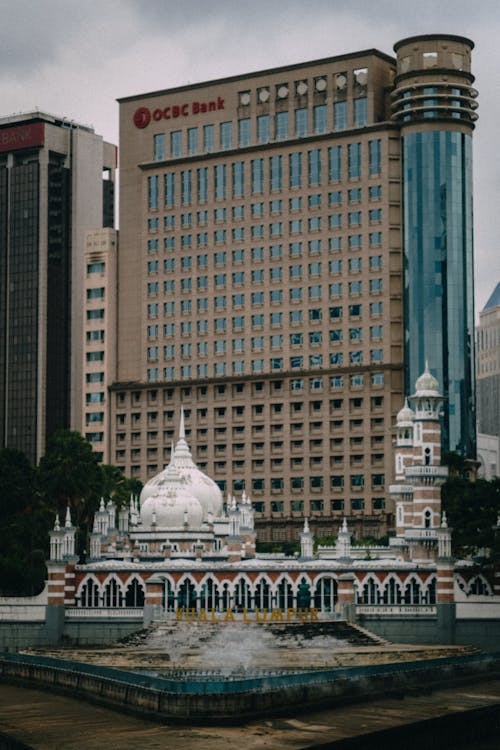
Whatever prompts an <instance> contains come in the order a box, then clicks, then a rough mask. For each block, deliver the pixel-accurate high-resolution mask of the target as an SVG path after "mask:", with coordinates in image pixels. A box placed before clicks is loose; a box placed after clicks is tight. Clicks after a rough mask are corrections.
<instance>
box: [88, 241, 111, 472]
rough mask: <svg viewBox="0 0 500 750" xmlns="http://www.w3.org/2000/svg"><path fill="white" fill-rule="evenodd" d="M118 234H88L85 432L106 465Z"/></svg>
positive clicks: (107, 456)
mask: <svg viewBox="0 0 500 750" xmlns="http://www.w3.org/2000/svg"><path fill="white" fill-rule="evenodd" d="M117 251H118V232H117V231H116V230H115V229H109V228H103V229H95V230H93V231H89V232H87V234H86V249H85V267H84V284H83V313H84V323H83V325H84V333H83V352H82V354H83V359H82V361H83V383H82V413H83V419H82V425H83V426H82V432H83V433H84V435H85V438H86V439H87V440H88V441H89V443H90V444H91V445H92V448H93V450H94V451H95V453H96V454H97V456H98V457H99V460H100V461H101V462H103V463H106V464H107V463H111V460H110V456H109V435H110V423H109V419H110V408H109V395H108V391H107V384H108V383H112V382H114V380H115V379H116V263H117Z"/></svg>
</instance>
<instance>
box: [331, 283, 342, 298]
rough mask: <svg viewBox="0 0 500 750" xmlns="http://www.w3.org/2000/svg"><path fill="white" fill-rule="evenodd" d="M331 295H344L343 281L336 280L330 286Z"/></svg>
mask: <svg viewBox="0 0 500 750" xmlns="http://www.w3.org/2000/svg"><path fill="white" fill-rule="evenodd" d="M329 293H330V297H341V296H342V282H341V281H335V282H334V283H333V284H330V286H329Z"/></svg>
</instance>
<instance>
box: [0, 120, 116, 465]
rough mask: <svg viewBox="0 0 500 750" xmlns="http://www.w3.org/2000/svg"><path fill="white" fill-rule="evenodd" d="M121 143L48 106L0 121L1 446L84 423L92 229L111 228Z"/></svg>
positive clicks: (28, 449)
mask: <svg viewBox="0 0 500 750" xmlns="http://www.w3.org/2000/svg"><path fill="white" fill-rule="evenodd" d="M115 164H116V148H115V146H112V145H111V144H109V143H105V142H104V141H103V139H102V137H101V136H99V135H97V134H96V133H95V132H94V131H93V130H92V128H89V127H86V126H84V125H79V124H77V123H75V122H73V121H69V120H66V119H64V118H58V117H54V116H52V115H48V114H45V113H42V112H38V111H37V112H30V113H27V114H21V115H13V116H10V117H3V118H1V119H0V331H1V334H0V447H1V448H5V447H8V448H16V449H18V450H21V451H23V452H24V453H25V454H26V455H27V456H28V458H29V459H30V460H31V461H33V462H35V461H37V460H38V458H40V456H41V455H43V452H44V448H45V442H46V438H47V437H48V436H49V435H50V433H51V432H53V431H54V430H55V429H57V428H69V427H72V428H74V429H80V428H81V419H82V406H81V402H82V358H81V342H82V332H83V320H82V315H83V307H82V303H81V300H82V293H83V279H84V259H83V258H84V248H85V230H87V229H89V228H91V227H102V226H104V225H108V226H112V225H113V214H114V171H115Z"/></svg>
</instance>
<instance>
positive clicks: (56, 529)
mask: <svg viewBox="0 0 500 750" xmlns="http://www.w3.org/2000/svg"><path fill="white" fill-rule="evenodd" d="M60 530H61V524H60V522H59V513H56V520H55V521H54V531H60Z"/></svg>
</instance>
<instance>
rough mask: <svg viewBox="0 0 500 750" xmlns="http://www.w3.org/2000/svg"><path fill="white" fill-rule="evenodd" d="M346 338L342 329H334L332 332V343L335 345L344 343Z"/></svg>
mask: <svg viewBox="0 0 500 750" xmlns="http://www.w3.org/2000/svg"><path fill="white" fill-rule="evenodd" d="M343 336H344V333H343V331H342V328H333V329H332V330H331V331H330V341H331V342H332V343H334V344H336V343H339V342H341V341H342V339H343Z"/></svg>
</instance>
